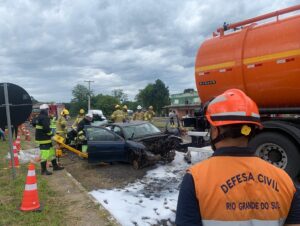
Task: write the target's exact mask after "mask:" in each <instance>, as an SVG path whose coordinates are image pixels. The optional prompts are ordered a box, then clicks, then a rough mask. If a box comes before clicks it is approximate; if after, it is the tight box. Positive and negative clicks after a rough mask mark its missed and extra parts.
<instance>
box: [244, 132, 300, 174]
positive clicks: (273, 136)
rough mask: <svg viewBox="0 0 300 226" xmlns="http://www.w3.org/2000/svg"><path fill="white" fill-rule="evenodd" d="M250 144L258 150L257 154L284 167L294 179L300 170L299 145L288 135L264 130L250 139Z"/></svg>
mask: <svg viewBox="0 0 300 226" xmlns="http://www.w3.org/2000/svg"><path fill="white" fill-rule="evenodd" d="M249 146H250V147H251V148H253V149H255V150H256V154H257V156H259V157H260V158H262V159H263V160H266V161H267V162H270V163H271V164H273V165H274V166H277V167H279V168H281V169H284V170H285V171H286V172H287V173H288V174H289V175H290V177H291V178H292V179H295V178H296V177H297V175H298V173H299V172H300V164H299V159H300V153H299V151H298V148H297V146H296V145H295V144H294V143H293V142H292V141H291V140H289V138H287V137H286V136H284V135H282V134H280V133H274V132H262V133H260V134H258V135H257V136H255V137H254V138H253V139H252V140H251V141H250V143H249Z"/></svg>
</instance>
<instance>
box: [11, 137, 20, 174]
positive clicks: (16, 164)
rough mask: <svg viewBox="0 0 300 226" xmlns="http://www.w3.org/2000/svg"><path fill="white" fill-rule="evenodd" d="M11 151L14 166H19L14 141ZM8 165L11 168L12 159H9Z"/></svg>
mask: <svg viewBox="0 0 300 226" xmlns="http://www.w3.org/2000/svg"><path fill="white" fill-rule="evenodd" d="M13 152H14V160H13V161H14V163H15V167H20V165H19V156H18V150H17V147H16V145H15V143H14V145H13ZM9 167H10V168H11V167H12V160H10V161H9Z"/></svg>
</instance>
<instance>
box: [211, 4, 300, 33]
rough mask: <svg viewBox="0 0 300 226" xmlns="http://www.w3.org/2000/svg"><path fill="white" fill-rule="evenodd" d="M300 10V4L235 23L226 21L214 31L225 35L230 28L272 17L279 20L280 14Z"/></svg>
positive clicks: (235, 28) (234, 28)
mask: <svg viewBox="0 0 300 226" xmlns="http://www.w3.org/2000/svg"><path fill="white" fill-rule="evenodd" d="M297 10H300V5H295V6H292V7H288V8H286V9H282V10H278V11H275V12H271V13H267V14H264V15H261V16H258V17H254V18H251V19H248V20H243V21H241V22H237V23H233V24H227V23H226V22H225V23H224V25H223V27H220V28H218V29H217V32H213V36H218V34H219V35H220V36H223V35H224V32H225V31H227V30H230V29H233V30H237V29H238V28H239V27H242V26H245V25H249V24H252V23H255V22H258V21H262V20H266V19H269V18H272V17H276V20H277V21H278V20H279V16H280V15H283V14H286V13H291V12H294V11H297Z"/></svg>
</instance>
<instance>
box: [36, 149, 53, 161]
mask: <svg viewBox="0 0 300 226" xmlns="http://www.w3.org/2000/svg"><path fill="white" fill-rule="evenodd" d="M40 157H41V160H42V162H44V161H47V160H48V161H51V160H53V159H54V158H55V150H54V148H53V147H51V148H50V149H48V150H45V149H41V153H40Z"/></svg>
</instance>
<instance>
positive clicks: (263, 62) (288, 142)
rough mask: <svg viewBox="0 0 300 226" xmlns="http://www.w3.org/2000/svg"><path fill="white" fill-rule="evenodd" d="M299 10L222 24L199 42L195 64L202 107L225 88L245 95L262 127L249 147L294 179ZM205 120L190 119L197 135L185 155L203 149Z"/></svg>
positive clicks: (299, 99) (299, 136)
mask: <svg viewBox="0 0 300 226" xmlns="http://www.w3.org/2000/svg"><path fill="white" fill-rule="evenodd" d="M299 10H300V5H296V6H293V7H289V8H286V9H282V10H279V11H276V12H272V13H268V14H265V15H262V16H258V17H255V18H252V19H247V20H245V21H241V22H238V23H234V24H226V23H225V24H224V26H223V27H221V28H219V29H217V32H214V33H213V37H212V38H209V39H208V40H206V41H204V42H203V43H202V45H201V46H200V48H199V50H198V53H197V56H196V62H195V81H196V86H197V90H198V94H199V97H200V99H201V102H202V103H203V107H204V108H205V105H206V104H207V101H209V100H211V99H212V98H214V97H215V96H217V95H219V94H221V93H223V92H224V91H226V90H228V89H231V88H237V89H241V90H243V91H244V92H245V93H246V94H247V95H248V96H250V97H251V98H252V99H253V100H254V101H255V102H256V103H257V105H258V107H259V110H260V114H261V121H262V124H263V126H264V128H263V129H262V130H259V132H258V133H257V134H256V135H255V136H254V137H252V138H251V140H250V141H249V146H250V148H251V149H253V150H255V152H256V154H257V155H258V156H259V157H261V158H262V159H264V160H266V161H268V162H270V163H271V164H273V165H275V166H277V167H280V168H282V169H284V170H286V171H287V172H288V174H289V175H290V176H291V177H292V178H293V179H297V176H300V85H299V84H300V13H299ZM287 13H290V15H287ZM283 15H284V17H283ZM202 112H203V111H202ZM204 118H205V116H204V115H203V114H202V115H200V116H199V115H195V117H194V118H193V122H194V123H193V125H194V127H195V130H194V131H192V132H191V133H190V136H191V137H192V139H191V140H192V142H191V144H188V150H192V147H197V148H200V147H203V146H205V145H207V139H205V138H206V137H205V136H208V135H207V134H208V133H207V131H208V129H209V128H208V125H207V124H205V123H199V122H201V120H203V119H204ZM190 121H191V120H190ZM203 133H205V134H206V135H202V134H203ZM195 137H196V138H197V139H194V138H195ZM195 140H197V142H194V141H195ZM189 148H190V149H189Z"/></svg>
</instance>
